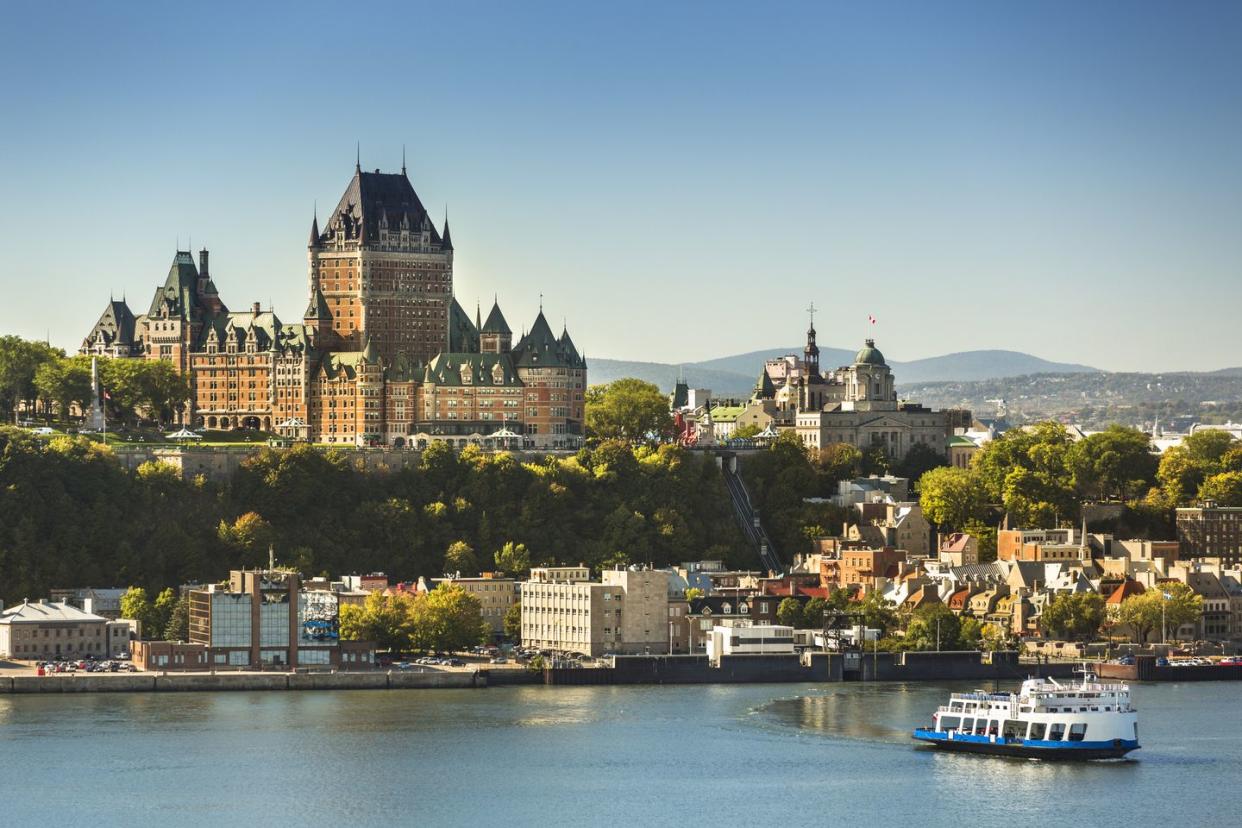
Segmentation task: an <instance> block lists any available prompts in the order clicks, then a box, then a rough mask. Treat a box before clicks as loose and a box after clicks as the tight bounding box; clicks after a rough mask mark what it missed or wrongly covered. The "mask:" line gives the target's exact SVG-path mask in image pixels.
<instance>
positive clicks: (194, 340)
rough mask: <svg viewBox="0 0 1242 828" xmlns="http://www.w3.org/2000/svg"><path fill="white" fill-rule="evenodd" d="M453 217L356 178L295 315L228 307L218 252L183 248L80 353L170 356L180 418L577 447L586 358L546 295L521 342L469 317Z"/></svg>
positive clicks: (355, 441)
mask: <svg viewBox="0 0 1242 828" xmlns="http://www.w3.org/2000/svg"><path fill="white" fill-rule="evenodd" d="M453 255H454V248H453V243H452V240H451V237H450V234H449V228H448V220H447V218H446V219H445V220H444V222H443V224H442V226H441V227H437V226H436V224H435V222H433V221H432V219H431V217H430V215H429V214H428V212H427V210H426V208H425V207H424V206H423V203H422V201H421V200H420V199H419V197H418V194H417V193H416V192H415V191H414V188H413V186H412V185H411V184H410V181H409V178H408V177H407V175H406V171H405V168H404V166H403V167H402V170H401V172H400V173H397V174H389V173H381V172H380V171H379V170H376V171H374V172H364V171H363V170H362V169H361V165H358V164H355V168H354V175H353V177H352V178H351V179H350V181H349V184H348V185H347V186H346V188H345V192H344V194H343V195H342V196H341V198H340V201H339V202H338V204H337V206H336V208H335V209H334V210H333V211H332V213H331V215H330V216H329V217H328V219H327V221H326V223H325V224H324V227H323V229H322V231H321V229H320V226H319V219H318V216H317V215H316V216H314V217H313V219H312V222H311V231H310V238H309V241H308V243H307V260H308V265H307V268H308V290H307V294H308V300H307V306H306V310H305V312H304V313H303V314H302V316H301V317H300V318H298V319H296V320H290V319H287V318H286V319H282V318H280V317H279V316H277V315H276V313H275V311H274V310H273V309H272V308H270V307H269V308H266V309H264V308H263V307H262V306H261V305H260V304H259V303H254V304H252V305H250V306H249V307H248V308H246V309H244V310H240V311H234V310H231V309H230V308H229V307H228V306H226V305H225V304H224V303H223V301H222V300H221V298H220V293H219V290H218V288H217V286H216V282H215V279H214V277H213V276H212V274H211V272H210V258H209V255H208V251H206V250H203V251H201V252H200V254H199V259H198V264H197V266H196V265H195V262H194V257H193V255H192V254H191V252H190V251H181V250H179V251H177V252H176V254H175V255H174V257H173V262H172V265H171V267H170V268H169V271H168V275H167V277H166V278H165V280H164V284H163V285H162V286H161V287H159V288H158V289H157V290H156V292H155V296H154V298H153V299H152V301H151V304H150V306H149V308H148V309H147V311H146V313H143V314H134V313H133V312H132V311H131V310H130V308H129V306H128V305H127V303H126V301H125V300H124V299H122V300H121V301H119V302H118V301H116V300H115V299H113V300H110V301H109V303H108V305H107V306H106V307H105V309H104V312H103V314H101V316H100V318H99V320H98V321H97V322H96V323H95V326H94V327H93V328H92V329H91V331H90V332H89V333H88V334H87V336H86V337H85V338H84V340H83V342H82V346H81V348H80V352H81V353H84V354H95V355H100V356H109V357H112V358H117V359H161V360H165V361H168V362H170V363H172V364H173V365H174V366H175V367H176V368H177V369H178V370H179V371H181V372H183V373H187V374H188V375H189V380H190V385H191V389H192V391H191V397H190V399H189V400H188V401H187V403H186V405H185V406H184V407H183V410H181V411H180V412H179V413H178V419H179V421H181V422H183V423H186V424H189V425H193V426H194V427H198V428H207V429H213V430H214V429H222V430H229V429H237V428H250V429H262V430H265V431H275V432H278V433H280V434H281V435H283V436H285V437H289V438H292V439H303V440H310V441H313V442H322V443H333V444H344V445H378V444H383V445H391V446H407V445H417V446H425V445H427V444H428V443H430V442H432V441H436V440H443V441H446V442H449V443H451V444H453V445H455V446H465V445H467V444H477V445H483V446H488V447H494V448H538V449H546V448H576V447H578V446H580V445H581V444H582V438H583V406H584V394H585V390H586V382H587V378H586V360H585V359H584V358H583V356H582V355H581V354H580V353H579V352H578V350H577V348H576V347H575V345H574V343H573V340H572V339H571V338H570V336H569V332H568V330H565V329H563V330H562V331H561V333H560V335H559V336H558V335H556V334H555V333H554V332H553V330H552V328H551V326H550V325H549V324H548V321H547V319H546V318H545V317H544V314H543V308H542V302H541V307H540V309H539V313H538V315H537V316H536V317H535V320H534V322H533V323H532V324H531V326H530V328H529V331H528V332H527V333H526V334H525V335H524V336H522V337H520V338H518V339H516V341H515V339H514V336H513V332H512V330H511V329H510V327H509V325H508V323H507V322H506V320H505V317H504V314H503V313H502V312H501V310H500V305H499V303H494V304H493V306H492V309H491V312H490V313H489V314H488V317H487V321H486V322H484V321H482V320H481V319H480V314H479V311H478V309H477V308H476V311H475V318H474V320H473V321H472V320H471V319H470V316H469V315H468V314H467V313H466V312H465V310H464V309H463V308H462V307H461V305H460V304H459V303H458V301H457V299H456V298H455V295H454V284H453Z"/></svg>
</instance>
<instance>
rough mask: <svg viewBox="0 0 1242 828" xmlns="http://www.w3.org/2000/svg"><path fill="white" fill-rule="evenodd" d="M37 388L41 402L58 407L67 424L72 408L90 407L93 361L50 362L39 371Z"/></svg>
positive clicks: (61, 417)
mask: <svg viewBox="0 0 1242 828" xmlns="http://www.w3.org/2000/svg"><path fill="white" fill-rule="evenodd" d="M34 386H35V390H36V391H37V392H38V394H39V397H40V398H41V399H43V400H44V401H45V402H48V403H53V404H55V406H56V410H57V412H58V413H59V415H60V420H61V421H62V422H65V421H67V420H68V419H69V409H70V408H71V407H73V406H74V405H77V406H78V407H79V408H80V409H82V410H85V409H86V408H87V407H88V406H89V404H90V400H91V362H90V357H85V356H76V357H69V358H66V359H49V360H47V361H46V362H44V363H42V364H41V365H39V367H38V369H36V371H35V376H34Z"/></svg>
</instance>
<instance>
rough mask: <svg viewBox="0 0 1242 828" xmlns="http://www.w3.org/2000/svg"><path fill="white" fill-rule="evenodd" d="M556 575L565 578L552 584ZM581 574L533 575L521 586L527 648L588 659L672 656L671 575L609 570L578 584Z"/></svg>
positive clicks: (576, 570) (547, 570) (571, 570)
mask: <svg viewBox="0 0 1242 828" xmlns="http://www.w3.org/2000/svg"><path fill="white" fill-rule="evenodd" d="M541 570H542V571H541ZM555 570H564V573H563V574H564V575H566V577H565V578H564V579H563V580H554V579H552V578H551V577H550V576H551V575H552V574H554V573H555ZM580 572H581V568H577V567H557V568H551V567H545V568H541V569H534V570H531V579H530V580H529V581H527V582H525V583H523V584H522V585H521V599H520V600H521V607H522V643H523V644H525V645H526V646H529V647H534V648H536V649H548V650H555V651H558V652H571V653H582V654H583V655H589V656H600V655H603V654H605V653H648V652H650V653H667V652H669V649H670V640H671V639H672V638H673V637H674V635H673V632H672V630H671V629H670V626H671V624H670V617H669V587H668V582H669V573H668V572H666V571H663V570H653V569H637V568H630V569H613V570H605V571H604V572H602V573H600V580H599V581H598V582H592V581H585V580H581V579H579V578H578V577H577V576H578V575H579V574H580ZM536 573H539V576H538V577H536Z"/></svg>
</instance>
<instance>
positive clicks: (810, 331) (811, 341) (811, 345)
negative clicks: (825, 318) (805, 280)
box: [802, 302, 819, 378]
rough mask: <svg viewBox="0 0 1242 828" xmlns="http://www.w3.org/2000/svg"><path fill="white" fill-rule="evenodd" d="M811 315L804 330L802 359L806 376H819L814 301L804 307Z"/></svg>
mask: <svg viewBox="0 0 1242 828" xmlns="http://www.w3.org/2000/svg"><path fill="white" fill-rule="evenodd" d="M806 312H807V313H808V314H810V316H811V325H810V327H809V328H807V330H806V347H805V348H803V349H802V361H803V363H804V364H805V366H806V373H807V377H808V378H810V377H818V376H819V346H818V345H816V344H815V303H814V302H812V303H811V306H810V307H809V308H807V309H806Z"/></svg>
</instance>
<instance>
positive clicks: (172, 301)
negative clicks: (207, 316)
mask: <svg viewBox="0 0 1242 828" xmlns="http://www.w3.org/2000/svg"><path fill="white" fill-rule="evenodd" d="M197 291H198V268H197V267H195V266H194V257H193V256H192V255H190V252H189V251H188V250H178V251H177V253H176V255H174V256H173V260H172V264H171V265H170V266H169V268H168V276H167V277H166V278H165V279H164V286H163V287H160V288H156V290H155V296H154V297H153V298H152V299H151V308H150V309H149V310H148V311H147V316H149V317H159V318H163V317H164V313H165V311H167V314H168V317H169V318H173V319H197V318H198V316H199V314H200V313H201V311H202V308H201V307H200V306H199V303H198V293H197Z"/></svg>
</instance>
